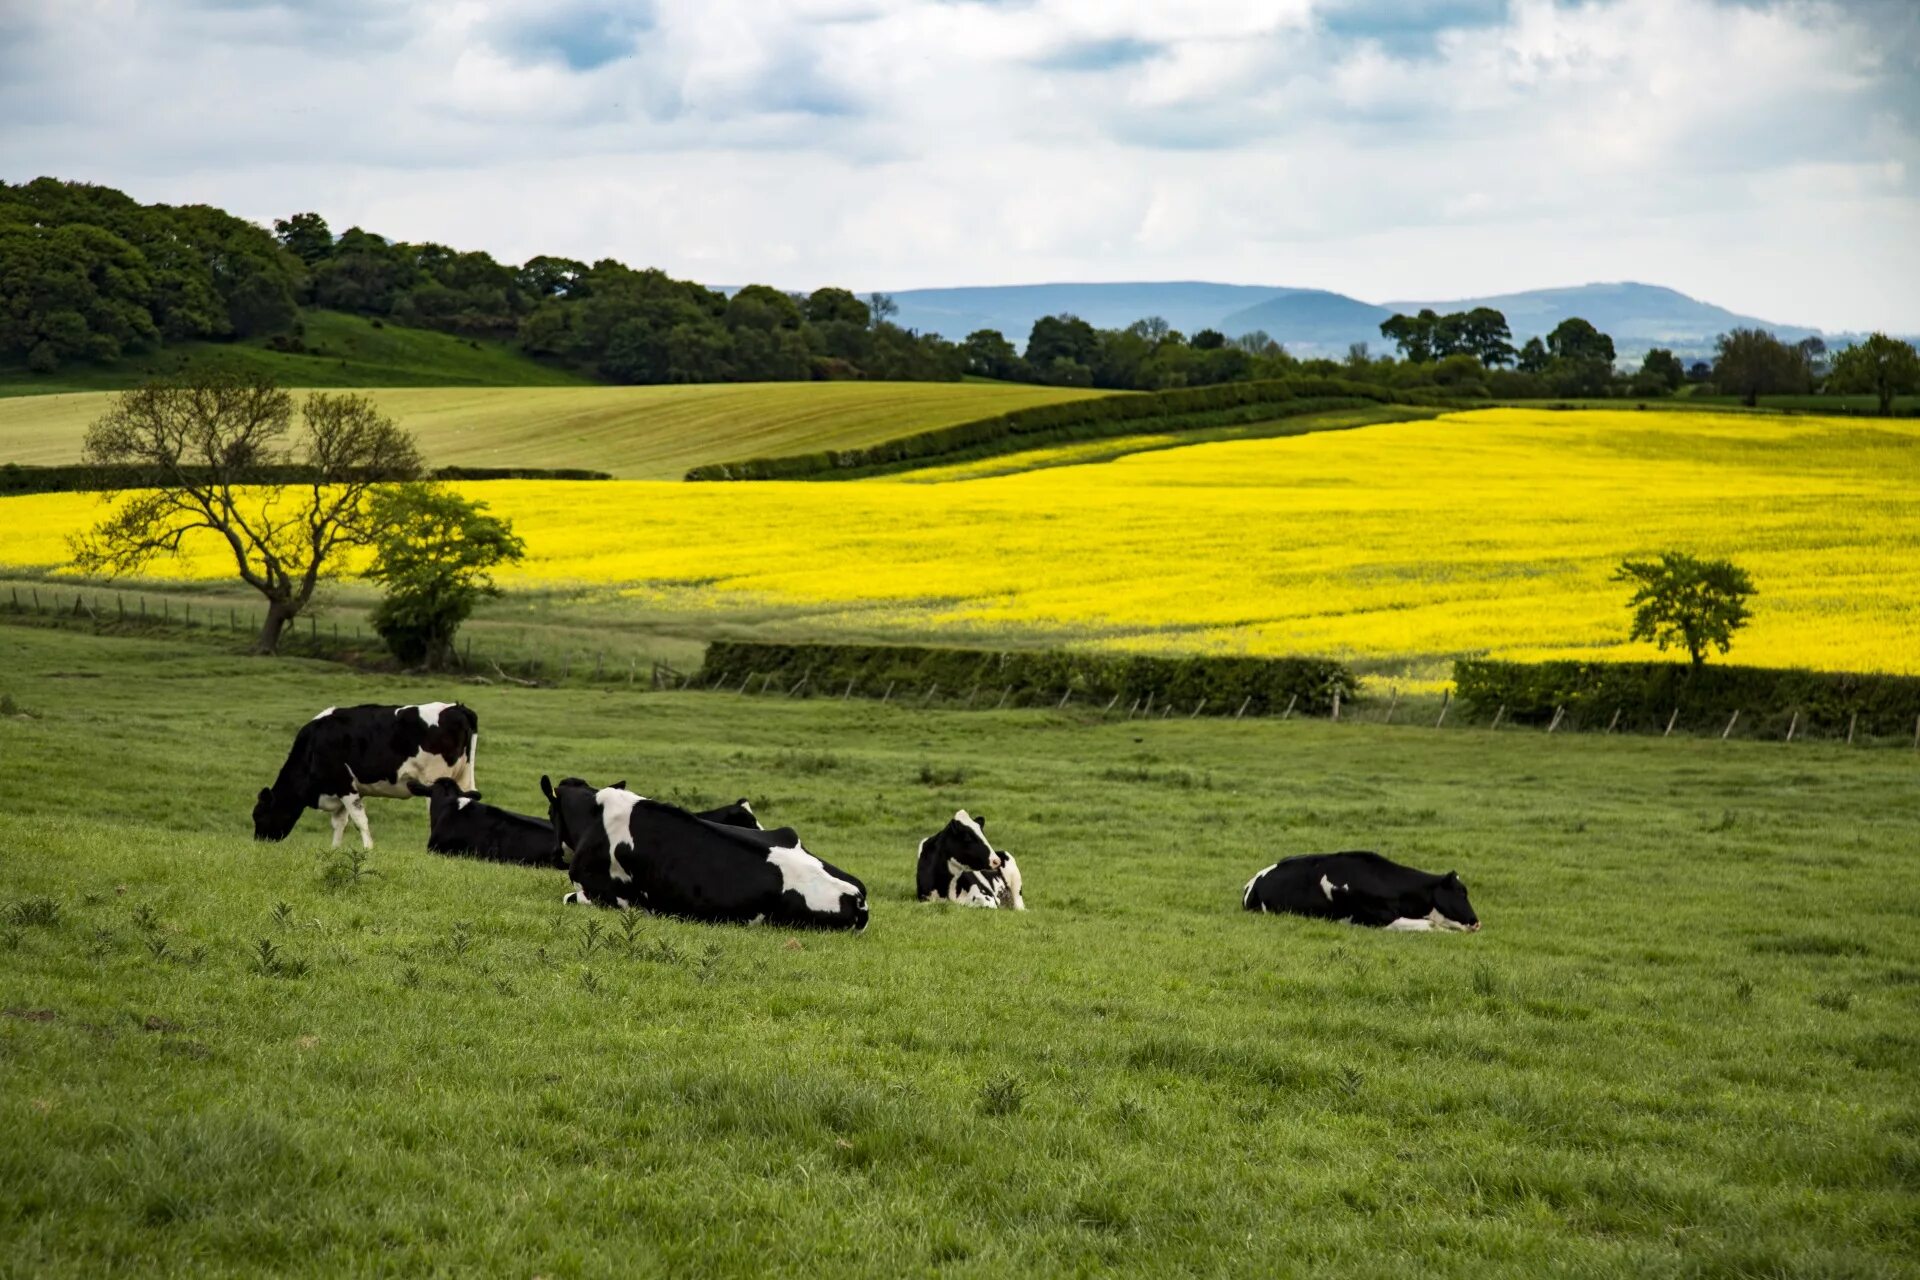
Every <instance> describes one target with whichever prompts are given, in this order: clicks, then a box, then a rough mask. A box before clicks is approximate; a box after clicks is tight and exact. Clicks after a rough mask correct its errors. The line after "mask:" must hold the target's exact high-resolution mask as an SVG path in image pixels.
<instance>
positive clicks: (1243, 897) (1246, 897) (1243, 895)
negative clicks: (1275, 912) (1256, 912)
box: [1240, 862, 1280, 911]
mask: <svg viewBox="0 0 1920 1280" xmlns="http://www.w3.org/2000/svg"><path fill="white" fill-rule="evenodd" d="M1279 865H1280V864H1279V863H1277V862H1276V863H1274V864H1273V867H1277V866H1279ZM1273 867H1262V868H1261V869H1260V870H1258V871H1256V872H1254V873H1253V879H1251V880H1249V881H1247V887H1246V888H1244V889H1242V890H1241V891H1240V905H1241V906H1242V907H1245V906H1247V905H1248V904H1249V903H1251V902H1252V901H1253V886H1255V885H1256V884H1259V883H1260V877H1261V876H1263V875H1265V874H1267V872H1269V871H1271V870H1273ZM1260 909H1261V910H1262V911H1265V910H1266V907H1265V906H1262V907H1261V908H1260Z"/></svg>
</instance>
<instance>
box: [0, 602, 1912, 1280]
mask: <svg viewBox="0 0 1920 1280" xmlns="http://www.w3.org/2000/svg"><path fill="white" fill-rule="evenodd" d="M0 694H4V695H5V696H6V698H7V702H6V704H5V705H6V706H7V714H6V715H5V716H4V717H0V858H3V859H4V861H0V867H3V868H4V872H3V875H4V880H3V881H0V913H3V914H4V920H3V921H0V949H3V954H4V958H5V962H4V964H0V1071H3V1072H4V1075H5V1079H6V1087H5V1088H4V1089H0V1124H4V1128H5V1132H6V1134H7V1137H6V1139H5V1140H4V1141H0V1257H4V1258H5V1259H6V1263H7V1265H6V1268H5V1269H6V1270H8V1271H10V1272H16V1273H20V1274H36V1275H94V1274H99V1273H101V1272H102V1271H105V1270H110V1269H119V1270H126V1271H134V1272H155V1271H162V1270H170V1271H188V1270H191V1271H194V1272H196V1273H199V1274H210V1275H219V1274H250V1273H258V1272H259V1271H262V1270H271V1271H275V1272H281V1273H293V1274H324V1273H335V1272H339V1271H342V1270H395V1271H423V1270H439V1271H451V1272H460V1271H469V1272H482V1271H484V1272H487V1273H492V1274H527V1275H531V1274H545V1275H556V1276H558V1275H599V1274H612V1273H615V1272H618V1273H621V1274H641V1275H733V1274H792V1275H807V1274H819V1273H821V1272H822V1271H823V1270H827V1269H831V1270H832V1271H834V1272H836V1273H845V1274H865V1275H874V1276H895V1275H900V1274H907V1273H914V1274H920V1273H933V1272H938V1273H940V1274H958V1275H1005V1274H1014V1273H1026V1274H1039V1273H1047V1274H1068V1273H1095V1272H1099V1273H1126V1274H1138V1275H1167V1274H1174V1273H1182V1272H1185V1273H1208V1274H1244V1275H1273V1274H1291V1273H1302V1272H1308V1271H1311V1272H1314V1273H1317V1274H1356V1275H1361V1274H1363V1275H1378V1274H1387V1273H1392V1274H1410V1273H1411V1274H1423V1275H1459V1276H1469V1275H1471V1276H1474V1277H1476V1278H1477V1280H1478V1278H1484V1277H1488V1276H1537V1275H1542V1274H1600V1273H1611V1274H1623V1275H1625V1274H1631V1275H1636V1276H1708V1275H1712V1276H1735V1275H1740V1276H1753V1275H1814V1274H1817V1275H1836V1276H1837V1275H1848V1276H1900V1275H1913V1274H1916V1267H1915V1263H1914V1258H1915V1257H1916V1256H1920V1228H1916V1218H1915V1215H1914V1207H1915V1203H1916V1199H1915V1197H1916V1178H1920V1105H1917V1104H1916V1099H1917V1098H1920V1036H1917V1035H1916V1034H1915V1027H1916V1025H1920V1024H1917V1023H1916V1015H1920V937H1917V936H1916V934H1915V933H1914V931H1913V929H1912V928H1911V904H1912V902H1913V901H1914V899H1915V896H1916V893H1917V892H1920V863H1916V862H1915V861H1914V859H1913V857H1912V856H1911V853H1912V849H1911V845H1912V839H1911V836H1912V832H1913V830H1914V828H1915V824H1916V822H1917V821H1920V792H1916V791H1915V789H1914V787H1913V786H1912V781H1913V769H1914V764H1913V761H1912V759H1911V758H1910V757H1909V756H1908V755H1907V754H1906V753H1895V752H1856V753H1846V752H1844V751H1843V750H1841V749H1839V748H1833V747H1825V746H1819V745H1797V746H1795V747H1793V748H1791V749H1789V748H1785V747H1782V746H1779V745H1777V744H1742V743H1727V744H1723V743H1719V742H1713V741H1698V740H1687V741H1677V740H1676V741H1671V742H1661V741H1658V740H1623V739H1619V738H1614V739H1600V738H1592V737H1583V738H1573V739H1568V738H1559V739H1554V740H1552V741H1551V742H1550V743H1546V742H1545V740H1543V739H1542V738H1541V737H1540V736H1539V735H1538V734H1537V733H1531V732H1524V731H1510V732H1502V733H1491V732H1485V731H1478V730H1474V731H1463V732H1460V733H1456V734H1445V735H1438V734H1432V733H1426V732H1421V731H1419V730H1412V729H1396V728H1392V727H1383V726H1360V725H1327V724H1322V723H1302V722H1298V721H1295V722H1291V723H1285V724H1281V723H1274V722H1264V723H1253V722H1248V723H1244V724H1226V725H1221V724H1210V723H1186V722H1180V721H1172V722H1158V723H1153V724H1139V723H1136V724H1124V723H1092V722H1089V721H1083V720H1081V719H1079V718H1077V717H1075V716H1073V715H1071V714H1067V715H1048V714H1044V713H1033V712H1021V713H1005V714H996V713H972V714H966V713H958V712H939V711H935V712H918V711H914V710H910V709H905V708H900V707H880V706H876V705H873V704H841V703H834V702H824V703H823V702H811V703H810V702H787V701H785V700H771V701H757V700H753V699H741V698H736V697H732V696H729V695H706V694H620V693H614V694H609V693H605V692H580V691H565V690H517V689H501V688H488V687H481V686H471V685H469V686H450V685H448V684H447V683H446V682H433V683H431V684H430V685H427V684H422V683H421V682H419V681H409V680H401V679H397V678H384V677H369V676H365V675H360V674H356V673H353V672H349V671H346V670H343V669H340V668H336V667H330V666H327V665H324V664H319V663H310V662H298V661H281V662H262V661H258V660H249V659H244V658H240V657H237V656H230V655H228V654H226V653H224V652H221V651H219V650H217V649H213V648H210V647H208V646H206V645H203V644H192V645H188V644H183V643H179V642H172V641H165V640H158V641H143V640H128V639H107V638H96V637H90V636H80V635H74V634H59V633H52V632H43V631H36V630H31V629H23V628H16V627H6V628H0ZM427 696H458V697H460V698H462V699H463V700H465V701H467V702H468V703H469V704H470V705H472V706H474V707H475V708H476V709H477V710H478V712H479V714H480V722H481V733H482V735H483V737H484V738H485V739H486V747H485V750H484V751H483V752H482V753H481V754H480V757H479V781H480V786H481V789H482V790H483V791H484V792H485V793H486V794H487V798H488V799H489V800H490V801H493V802H495V803H499V804H504V805H508V806H514V807H532V806H535V805H536V803H537V797H538V791H537V785H536V783H537V778H538V775H539V774H540V773H541V772H543V771H544V772H554V773H559V772H562V771H578V772H580V773H583V774H585V775H586V776H588V777H592V778H596V779H601V780H610V779H612V778H614V777H626V778H629V779H631V780H632V782H633V784H634V785H635V786H636V787H637V788H638V789H640V790H642V791H646V792H650V793H652V794H655V795H659V796H662V797H664V798H668V799H674V800H677V801H682V802H687V803H696V802H710V801H718V800H723V799H732V798H733V797H734V796H736V795H741V794H745V795H748V796H750V797H751V798H752V799H753V801H754V803H755V807H756V808H757V809H759V810H760V811H761V813H762V814H763V816H764V817H765V818H766V819H767V820H768V821H770V822H781V823H791V824H793V825H795V826H797V827H798V828H799V829H800V830H801V832H802V833H803V835H804V836H805V837H806V839H807V842H808V845H809V847H812V848H815V849H816V850H817V851H819V852H820V853H821V854H822V855H823V856H825V857H828V858H829V859H831V860H833V861H835V862H837V863H839V864H840V865H842V866H844V867H846V868H847V869H848V870H850V871H852V872H854V873H855V874H857V875H860V876H862V877H864V878H865V879H866V880H867V882H868V885H869V888H870V889H871V891H872V899H873V904H874V912H873V925H872V927H871V929H870V930H869V931H868V932H867V933H866V934H865V935H863V936H838V935H836V936H826V935H814V934H805V935H790V934H785V933H782V932H777V931H768V930H756V929H745V928H713V927H700V926H696V925H691V924H685V923H680V922H675V921H669V920H662V919H653V918H648V917H644V916H626V917H622V916H620V915H617V914H613V913H606V912H599V911H590V910H584V909H580V908H562V907H561V906H560V903H559V899H560V895H561V892H562V891H563V887H564V886H563V882H562V879H561V876H560V874H559V873H558V872H543V871H534V870H526V869H519V868H511V867H500V866H492V865H478V864H471V863H464V862H459V861H454V860H449V859H443V858H437V857H435V856H433V855H430V854H427V853H425V852H423V851H422V844H423V840H424V826H425V805H424V803H414V804H407V803H402V802H395V801H373V802H370V803H369V806H368V808H369V811H370V814H371V818H372V823H373V831H374V835H375V838H376V840H377V842H378V843H377V845H376V848H375V850H374V852H373V854H372V856H371V858H370V859H369V860H367V861H366V862H365V863H364V864H362V865H358V866H356V865H355V863H354V861H353V860H352V859H351V858H349V857H346V856H343V855H335V854H330V853H329V851H328V849H327V848H326V837H325V835H324V834H323V832H324V831H325V825H324V823H323V822H322V821H321V820H320V817H319V815H311V814H310V815H308V817H307V818H306V820H305V821H304V822H303V824H302V826H301V828H300V829H299V830H298V831H297V832H296V833H295V835H294V837H293V838H292V839H291V840H289V841H288V842H287V843H285V844H283V845H256V844H255V843H254V842H253V841H252V840H251V839H249V838H248V834H247V833H248V830H249V828H248V824H247V816H246V815H247V810H248V807H249V805H250V802H251V797H252V793H253V791H254V789H255V788H257V787H258V786H259V785H261V784H262V783H263V782H264V781H265V780H267V779H268V778H269V777H270V776H271V774H272V773H273V771H274V769H275V768H276V767H277V766H278V764H279V761H280V758H281V756H282V754H283V753H284V750H285V747H286V744H287V742H288V741H289V740H290V737H291V734H292V732H293V730H294V729H295V728H297V727H298V726H299V725H300V724H301V723H302V722H303V721H304V720H305V719H306V718H307V717H308V716H310V715H312V714H313V712H314V711H316V710H318V709H319V708H321V707H324V706H327V705H331V704H335V703H347V702H353V701H361V700H382V701H396V702H397V701H414V700H417V699H420V698H423V697H427ZM1543 743H1544V745H1543ZM960 805H967V806H969V807H971V808H974V809H977V810H979V811H981V812H984V813H985V814H987V815H989V818H990V822H991V827H990V830H992V831H993V833H994V834H995V836H996V839H997V841H999V842H1001V843H1003V844H1004V845H1005V846H1006V847H1008V848H1010V849H1012V850H1014V852H1015V853H1016V854H1017V855H1018V856H1019V858H1020V860H1021V864H1022V867H1023V868H1024V869H1025V872H1026V877H1027V898H1028V902H1029V904H1030V906H1031V910H1029V911H1028V912H1026V913H1024V914H1020V915H1016V914H1013V913H1006V912H987V911H967V910H962V909H955V908H946V907H935V906H927V905H922V904H919V903H916V902H914V901H912V900H911V894H910V886H911V875H912V866H913V848H914V842H915V841H916V840H917V839H918V837H920V836H922V835H925V834H929V833H931V831H932V830H934V828H935V827H936V826H937V825H938V824H939V823H940V822H941V821H942V820H944V818H945V817H947V816H948V815H950V814H951V813H952V811H953V810H954V809H955V808H956V807H958V806H960ZM1354 846H1360V847H1373V848H1378V849H1380V850H1381V851H1383V852H1386V853H1388V854H1389V855H1390V856H1395V857H1398V858H1400V859H1401V860H1403V861H1407V862H1410V863H1414V864H1416V865H1422V866H1426V867H1429V868H1432V869H1436V870H1444V869H1447V868H1457V869H1458V870H1459V871H1460V872H1461V874H1462V876H1463V877H1464V878H1465V880H1466V882H1467V884H1468V886H1469V888H1470V889H1471V891H1472V894H1473V900H1474V905H1475V906H1476V908H1477V909H1478V911H1479V913H1480V916H1481V918H1482V919H1483V920H1484V921H1485V922H1486V928H1485V929H1484V931H1483V932H1481V933H1479V934H1475V935H1471V936H1468V935H1419V934H1412V935H1408V934H1386V933H1379V932H1372V931H1360V930H1353V929H1349V928H1346V927H1343V926H1338V925H1329V924H1320V923H1315V922H1307V921H1300V920H1289V919H1281V918H1277V917H1257V916H1249V915H1246V914H1244V913H1243V912H1241V911H1240V910H1239V904H1238V895H1239V891H1240V887H1241V885H1242V884H1243V883H1244V881H1245V880H1246V878H1247V877H1248V876H1249V875H1250V874H1252V872H1253V871H1255V870H1257V869H1259V868H1260V867H1262V866H1264V865H1266V864H1267V863H1269V862H1271V861H1273V860H1274V859H1275V858H1276V857H1278V856H1280V855H1281V854H1284V853H1288V852H1295V851H1307V850H1318V849H1332V848H1340V847H1354Z"/></svg>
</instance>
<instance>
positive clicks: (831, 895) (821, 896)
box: [767, 844, 860, 913]
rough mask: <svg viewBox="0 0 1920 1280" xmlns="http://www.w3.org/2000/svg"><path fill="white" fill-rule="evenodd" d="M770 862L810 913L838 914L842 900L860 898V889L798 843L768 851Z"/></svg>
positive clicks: (783, 884)
mask: <svg viewBox="0 0 1920 1280" xmlns="http://www.w3.org/2000/svg"><path fill="white" fill-rule="evenodd" d="M767 861H768V862H770V863H772V864H773V865H774V866H775V867H777V868H779V870H780V887H781V888H782V889H783V890H787V891H789V892H792V893H797V894H799V895H800V896H801V898H802V899H804V900H805V901H806V904H807V909H808V910H809V911H819V912H822V913H828V912H834V911H838V910H839V909H840V901H841V899H842V898H845V897H847V896H849V895H852V896H855V897H858V896H859V893H860V890H859V889H858V888H856V887H855V886H853V885H850V884H848V883H847V882H846V881H845V880H842V879H841V878H840V877H839V876H836V875H834V874H833V873H832V872H831V871H828V870H827V866H826V864H825V863H824V862H822V861H820V859H818V858H816V857H814V856H813V855H812V854H810V853H808V852H807V851H806V850H805V849H804V848H802V847H801V846H799V845H797V844H796V845H794V846H793V847H792V848H780V847H775V848H772V849H769V850H767Z"/></svg>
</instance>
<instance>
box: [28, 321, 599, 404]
mask: <svg viewBox="0 0 1920 1280" xmlns="http://www.w3.org/2000/svg"><path fill="white" fill-rule="evenodd" d="M301 323H302V325H303V327H304V330H305V331H304V333H303V335H302V338H301V340H302V341H303V342H304V343H305V344H306V347H307V351H306V352H305V353H303V354H296V353H291V352H285V351H275V350H274V349H273V348H271V347H269V346H268V345H267V344H266V341H265V340H264V339H261V340H255V341H250V342H186V343H176V344H171V345H169V346H167V347H165V348H164V349H162V350H159V351H152V352H147V353H144V354H140V355H130V356H127V357H125V358H124V359H121V360H118V361H115V362H114V363H113V364H111V365H104V366H86V365H72V366H68V367H65V368H62V369H60V370H59V371H58V372H55V373H51V374H36V373H30V372H28V371H27V370H26V369H24V368H20V367H15V366H5V365H0V398H6V397H10V396H35V395H49V394H56V393H59V392H71V391H119V390H124V389H125V388H127V387H132V386H137V385H139V384H140V383H142V382H145V381H146V380H147V379H149V378H153V377H157V376H161V375H169V376H172V375H180V374H188V373H199V372H206V373H210V372H215V371H223V372H237V373H255V374H265V375H267V376H268V377H271V378H274V379H275V380H277V381H279V382H281V383H282V384H284V385H286V386H292V387H457V386H475V387H496V386H497V387H523V386H524V387H566V386H585V385H592V384H593V379H591V378H587V377H583V376H582V375H580V374H577V373H573V372H571V371H569V370H566V369H558V368H555V367H553V366H552V365H547V364H542V363H540V362H539V361H537V360H533V359H529V358H528V357H527V356H525V355H523V354H522V353H521V352H520V351H519V349H518V348H516V347H514V346H513V345H511V344H510V343H505V342H496V341H493V340H490V339H485V338H461V337H456V336H455V335H453V334H448V333H438V332H435V331H434V330H431V329H409V328H405V327H402V326H400V325H392V324H382V323H380V322H378V321H373V320H368V319H366V318H364V317H361V316H353V315H347V314H345V313H343V312H339V311H315V310H308V311H304V312H302V313H301Z"/></svg>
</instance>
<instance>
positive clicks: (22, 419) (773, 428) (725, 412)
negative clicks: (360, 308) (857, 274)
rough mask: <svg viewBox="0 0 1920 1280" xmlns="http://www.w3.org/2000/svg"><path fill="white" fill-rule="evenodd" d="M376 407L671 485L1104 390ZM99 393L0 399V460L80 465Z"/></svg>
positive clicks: (725, 389) (483, 398)
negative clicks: (735, 462) (691, 472)
mask: <svg viewBox="0 0 1920 1280" xmlns="http://www.w3.org/2000/svg"><path fill="white" fill-rule="evenodd" d="M366 394H368V395H370V396H372V397H373V399H374V401H375V402H376V403H377V404H378V405H379V406H380V408H381V410H382V411H383V412H385V413H387V414H389V415H391V416H392V417H393V418H394V419H395V420H396V421H398V422H399V423H400V425H401V426H403V427H405V428H407V430H409V431H411V432H413V433H414V436H415V438H416V439H418V440H419V442H420V448H421V451H422V453H423V454H424V455H425V456H426V459H427V461H428V463H430V464H431V465H433V466H451V465H466V466H476V467H514V466H518V467H584V468H588V469H590V470H594V471H606V472H610V473H612V474H613V475H616V476H619V477H621V478H623V479H634V480H678V479H680V477H681V476H683V475H685V474H686V472H687V468H689V467H691V466H694V465H695V464H697V463H702V462H717V461H724V460H726V459H728V458H745V457H752V456H757V455H762V454H781V453H806V452H809V451H812V450H815V449H833V448H847V447H852V446H857V445H869V444H878V443H879V442H880V441H883V440H888V439H892V438H893V437H895V436H900V435H908V434H911V433H913V432H916V431H925V430H928V429H930V428H933V427H944V426H950V425H952V424H954V423H958V422H970V421H972V420H974V419H976V418H990V417H992V416H993V415H995V414H999V413H1005V412H1007V411H1009V410H1011V409H1023V408H1026V407H1028V406H1030V405H1037V404H1054V403H1057V402H1059V401H1063V400H1076V399H1081V398H1084V397H1086V396H1092V395H1105V394H1107V393H1106V392H1099V391H1089V390H1081V389H1076V388H1061V387H1028V386H1020V385H1017V384H1014V383H1004V382H733V383H702V384H699V385H696V386H652V387H591V386H565V387H501V386H474V387H449V386H433V387H387V388H381V389H376V390H370V391H368V392H366ZM112 398H113V397H112V396H111V395H110V394H108V393H104V392H95V393H76V394H71V395H49V396H33V397H14V398H11V399H4V398H0V462H18V463H22V464H29V463H31V464H36V465H41V466H48V465H52V464H55V463H62V462H77V461H79V459H80V449H81V443H82V441H83V439H84V437H85V436H86V430H87V425H88V424H89V423H91V422H92V421H93V420H94V419H96V418H98V417H99V416H100V415H101V414H102V413H104V412H105V411H106V409H107V408H108V406H109V404H110V403H111V402H112Z"/></svg>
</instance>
